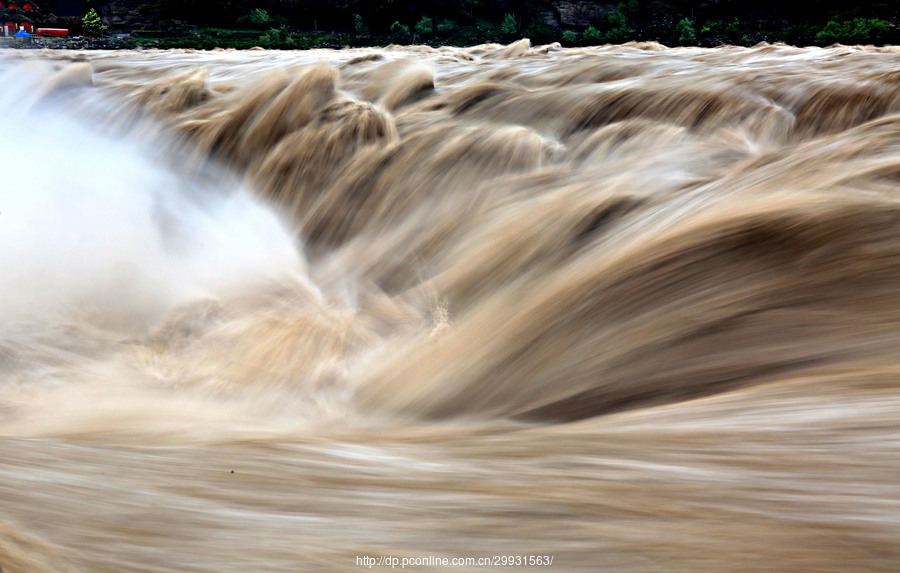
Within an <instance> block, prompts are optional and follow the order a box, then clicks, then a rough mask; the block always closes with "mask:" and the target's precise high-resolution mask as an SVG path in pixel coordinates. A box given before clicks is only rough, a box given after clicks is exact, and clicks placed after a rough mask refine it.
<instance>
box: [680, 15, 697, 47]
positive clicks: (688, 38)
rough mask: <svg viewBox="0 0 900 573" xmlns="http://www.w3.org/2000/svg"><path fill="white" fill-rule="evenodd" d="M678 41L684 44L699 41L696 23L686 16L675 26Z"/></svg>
mask: <svg viewBox="0 0 900 573" xmlns="http://www.w3.org/2000/svg"><path fill="white" fill-rule="evenodd" d="M675 32H676V33H677V34H678V41H679V42H681V43H682V44H693V43H695V42H696V41H697V33H696V32H695V31H694V23H693V22H691V21H690V20H689V19H687V18H685V19H683V20H682V21H680V22H678V24H676V26H675Z"/></svg>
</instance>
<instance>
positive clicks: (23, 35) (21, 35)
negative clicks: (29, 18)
mask: <svg viewBox="0 0 900 573" xmlns="http://www.w3.org/2000/svg"><path fill="white" fill-rule="evenodd" d="M30 37H31V34H29V33H28V32H26V31H25V30H19V31H18V32H16V33H15V34H13V38H30Z"/></svg>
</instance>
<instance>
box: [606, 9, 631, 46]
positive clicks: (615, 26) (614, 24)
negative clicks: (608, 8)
mask: <svg viewBox="0 0 900 573" xmlns="http://www.w3.org/2000/svg"><path fill="white" fill-rule="evenodd" d="M609 25H610V29H609V30H608V31H607V32H606V41H607V42H610V43H611V44H621V43H622V42H627V41H628V40H630V39H632V38H633V37H634V33H635V32H634V29H633V28H632V27H631V26H629V25H628V17H627V16H626V15H625V14H623V13H622V12H621V11H618V12H615V13H614V14H610V15H609Z"/></svg>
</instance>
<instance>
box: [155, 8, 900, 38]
mask: <svg viewBox="0 0 900 573" xmlns="http://www.w3.org/2000/svg"><path fill="white" fill-rule="evenodd" d="M610 6H616V5H615V4H614V3H613V4H609V3H603V2H598V7H610ZM141 10H142V12H143V13H145V14H148V15H152V16H153V17H154V18H155V19H156V20H155V21H157V22H160V23H162V24H164V23H166V22H170V21H180V22H184V23H187V24H190V25H193V26H194V27H216V28H217V29H229V28H230V29H235V28H240V29H244V30H251V29H257V30H261V31H262V32H264V36H268V37H269V38H270V40H272V41H270V45H276V44H278V43H283V44H284V45H290V44H288V43H286V42H275V41H274V40H283V39H284V35H285V34H287V37H288V38H289V39H290V38H291V36H292V35H294V36H297V35H303V34H308V33H312V32H316V33H323V32H325V33H329V34H333V35H334V37H335V38H337V39H338V40H337V41H338V42H339V43H341V44H349V45H356V44H380V43H388V42H391V41H394V42H405V43H406V42H413V41H415V42H422V43H430V44H458V45H459V44H472V43H480V42H491V41H496V42H500V41H509V40H510V39H511V38H513V37H529V38H531V39H532V41H533V42H535V43H547V42H554V41H559V42H562V43H563V44H565V45H570V46H574V45H593V44H604V43H620V42H626V41H630V40H636V41H659V42H662V43H664V44H668V45H698V44H699V45H704V46H715V45H720V44H742V45H752V44H756V43H758V42H761V41H768V42H778V41H784V42H788V43H792V44H799V45H810V44H818V45H828V44H831V43H835V42H841V43H849V44H860V43H862V44H866V43H877V44H880V43H900V31H898V27H895V23H900V4H898V3H896V2H890V1H888V0H881V1H875V2H863V3H847V2H837V1H834V0H807V1H805V2H799V1H796V0H783V1H775V0H758V1H757V2H753V3H749V2H738V1H737V0H707V1H698V0H668V1H664V0H626V1H624V2H620V3H619V4H618V5H617V9H615V10H610V9H607V10H606V11H605V12H604V11H603V10H597V11H596V14H595V17H594V18H592V19H591V20H590V21H588V22H586V24H587V25H583V24H585V23H584V22H582V25H581V26H576V25H574V24H572V23H571V22H569V23H567V22H566V21H565V18H560V17H559V12H558V11H557V10H556V8H555V7H554V4H553V2H552V0H499V1H492V2H488V1H487V0H412V1H408V2H399V1H398V0H268V1H263V2H250V1H249V0H226V1H223V2H212V1H211V0H178V1H177V2H176V1H175V0H149V1H148V2H146V3H145V4H143V5H142V6H141ZM160 28H161V29H162V28H164V26H163V25H160ZM201 34H202V32H201ZM195 35H196V31H195ZM257 36H259V35H258V34H257ZM296 39H297V38H294V40H296ZM301 43H302V41H301ZM225 47H227V45H225Z"/></svg>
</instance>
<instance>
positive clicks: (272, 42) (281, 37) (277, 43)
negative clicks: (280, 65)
mask: <svg viewBox="0 0 900 573" xmlns="http://www.w3.org/2000/svg"><path fill="white" fill-rule="evenodd" d="M259 41H260V42H261V43H262V44H263V45H265V46H268V47H270V48H290V47H292V46H293V45H294V40H293V38H291V34H290V32H288V29H287V26H281V27H280V28H272V29H271V30H269V31H268V33H266V34H265V35H263V36H260V37H259Z"/></svg>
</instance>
